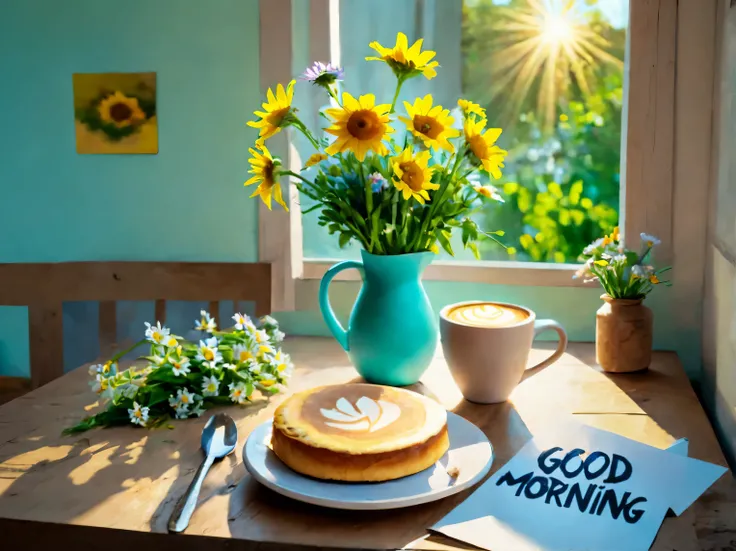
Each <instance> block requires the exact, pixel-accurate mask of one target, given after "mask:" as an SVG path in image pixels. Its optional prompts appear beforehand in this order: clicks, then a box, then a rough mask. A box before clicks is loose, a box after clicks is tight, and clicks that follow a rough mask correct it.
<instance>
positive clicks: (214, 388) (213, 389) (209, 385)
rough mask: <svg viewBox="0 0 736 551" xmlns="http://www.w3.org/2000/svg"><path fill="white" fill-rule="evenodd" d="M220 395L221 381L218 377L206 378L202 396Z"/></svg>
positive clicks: (203, 383)
mask: <svg viewBox="0 0 736 551" xmlns="http://www.w3.org/2000/svg"><path fill="white" fill-rule="evenodd" d="M219 393H220V381H218V380H217V377H215V376H214V375H212V376H211V377H205V378H204V379H203V380H202V396H217V395H218V394H219Z"/></svg>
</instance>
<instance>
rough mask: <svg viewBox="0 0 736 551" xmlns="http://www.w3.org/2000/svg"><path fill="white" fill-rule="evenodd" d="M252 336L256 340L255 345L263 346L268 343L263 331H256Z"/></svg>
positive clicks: (266, 334)
mask: <svg viewBox="0 0 736 551" xmlns="http://www.w3.org/2000/svg"><path fill="white" fill-rule="evenodd" d="M253 336H254V337H255V339H256V344H264V343H267V342H268V333H266V331H265V330H263V329H258V330H257V331H256V332H255V334H254V335H253Z"/></svg>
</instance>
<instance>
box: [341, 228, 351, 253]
mask: <svg viewBox="0 0 736 551" xmlns="http://www.w3.org/2000/svg"><path fill="white" fill-rule="evenodd" d="M352 238H353V236H352V235H351V234H349V233H348V232H342V233H341V234H340V239H339V241H338V245H339V246H340V248H341V249H344V248H345V246H346V245H347V244H348V243H350V240H351V239H352Z"/></svg>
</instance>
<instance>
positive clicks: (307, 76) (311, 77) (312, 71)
mask: <svg viewBox="0 0 736 551" xmlns="http://www.w3.org/2000/svg"><path fill="white" fill-rule="evenodd" d="M343 76H344V72H343V70H342V68H341V67H338V66H337V65H335V64H333V63H327V64H324V63H322V62H321V61H315V62H314V65H312V66H311V67H309V68H308V69H307V70H306V71H304V74H302V76H301V77H299V78H300V79H301V80H308V81H309V82H311V83H312V84H316V85H318V86H329V85H330V84H332V83H334V82H335V81H337V80H342V79H343Z"/></svg>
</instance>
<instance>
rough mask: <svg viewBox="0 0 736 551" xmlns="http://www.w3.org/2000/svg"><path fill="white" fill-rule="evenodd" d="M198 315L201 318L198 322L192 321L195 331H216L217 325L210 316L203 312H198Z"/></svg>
mask: <svg viewBox="0 0 736 551" xmlns="http://www.w3.org/2000/svg"><path fill="white" fill-rule="evenodd" d="M199 314H200V315H201V316H202V317H201V318H200V319H198V320H194V328H195V329H196V330H197V331H205V332H207V333H212V332H214V331H215V330H217V324H216V323H215V320H214V319H213V318H212V316H210V315H209V313H207V312H206V311H205V310H200V312H199Z"/></svg>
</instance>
